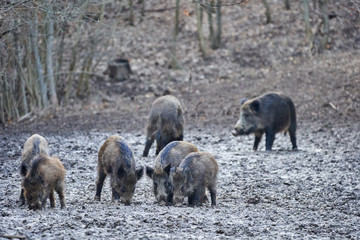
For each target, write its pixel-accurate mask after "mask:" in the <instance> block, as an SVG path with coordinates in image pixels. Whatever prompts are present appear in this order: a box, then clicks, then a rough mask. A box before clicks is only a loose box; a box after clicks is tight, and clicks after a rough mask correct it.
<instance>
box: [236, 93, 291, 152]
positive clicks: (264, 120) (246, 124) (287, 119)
mask: <svg viewBox="0 0 360 240" xmlns="http://www.w3.org/2000/svg"><path fill="white" fill-rule="evenodd" d="M282 131H284V132H289V135H290V140H291V143H292V148H293V149H294V150H295V149H297V145H296V112H295V106H294V103H293V102H292V100H291V99H290V98H289V97H287V96H285V95H283V94H282V93H267V94H264V95H262V96H260V97H257V98H253V99H243V100H242V101H241V108H240V117H239V120H238V121H237V123H236V125H235V131H234V132H233V135H234V136H238V135H244V134H250V133H254V134H255V142H254V146H253V150H254V151H256V150H257V149H258V145H259V142H260V140H261V137H262V135H263V134H264V133H265V136H266V143H265V146H266V150H271V148H272V145H273V143H274V140H275V134H276V133H278V132H282Z"/></svg>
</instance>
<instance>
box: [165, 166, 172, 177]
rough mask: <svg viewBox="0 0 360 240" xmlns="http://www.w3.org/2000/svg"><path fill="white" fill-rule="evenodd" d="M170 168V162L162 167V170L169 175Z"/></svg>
mask: <svg viewBox="0 0 360 240" xmlns="http://www.w3.org/2000/svg"><path fill="white" fill-rule="evenodd" d="M170 169H171V164H168V165H167V166H166V167H165V168H164V172H165V173H166V175H168V176H169V175H170Z"/></svg>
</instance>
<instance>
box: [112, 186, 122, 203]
mask: <svg viewBox="0 0 360 240" xmlns="http://www.w3.org/2000/svg"><path fill="white" fill-rule="evenodd" d="M111 190H112V201H113V202H114V201H115V200H119V199H120V195H119V194H118V192H117V191H116V190H115V188H112V189H111Z"/></svg>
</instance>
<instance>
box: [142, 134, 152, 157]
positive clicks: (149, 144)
mask: <svg viewBox="0 0 360 240" xmlns="http://www.w3.org/2000/svg"><path fill="white" fill-rule="evenodd" d="M153 142H154V138H148V139H146V142H145V149H144V152H143V157H147V156H148V155H149V150H150V147H151V145H152V144H153Z"/></svg>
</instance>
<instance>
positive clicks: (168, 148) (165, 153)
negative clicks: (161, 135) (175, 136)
mask: <svg viewBox="0 0 360 240" xmlns="http://www.w3.org/2000/svg"><path fill="white" fill-rule="evenodd" d="M178 144H179V142H177V141H174V142H171V143H169V144H168V145H166V147H165V148H163V151H162V152H161V156H160V158H161V159H160V162H161V163H163V161H167V160H168V159H169V155H170V153H171V150H172V149H173V148H174V147H176V146H177V145H178Z"/></svg>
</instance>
